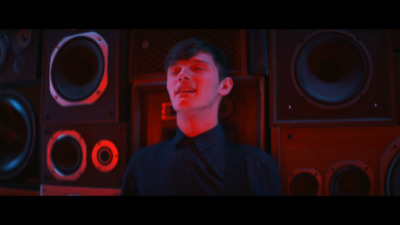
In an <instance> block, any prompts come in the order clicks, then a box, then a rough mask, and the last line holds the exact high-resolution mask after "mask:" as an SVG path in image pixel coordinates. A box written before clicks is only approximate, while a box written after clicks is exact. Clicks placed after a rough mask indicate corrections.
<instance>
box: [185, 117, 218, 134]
mask: <svg viewBox="0 0 400 225" xmlns="http://www.w3.org/2000/svg"><path fill="white" fill-rule="evenodd" d="M217 124H218V115H210V114H201V115H199V114H198V113H196V114H191V113H188V112H185V113H182V112H180V113H178V114H177V125H178V127H179V129H180V130H181V131H182V132H183V133H184V134H185V135H186V136H188V137H195V136H197V135H199V134H202V133H204V132H206V131H208V130H211V129H212V128H214V127H215V126H217Z"/></svg>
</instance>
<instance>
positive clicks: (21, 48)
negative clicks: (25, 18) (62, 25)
mask: <svg viewBox="0 0 400 225" xmlns="http://www.w3.org/2000/svg"><path fill="white" fill-rule="evenodd" d="M41 37H42V32H41V31H40V30H34V29H33V30H32V29H20V30H17V29H13V30H0V85H3V84H9V83H15V82H18V83H19V82H27V81H35V80H37V79H38V78H39V77H40V67H38V64H39V63H40V57H41V50H40V48H41Z"/></svg>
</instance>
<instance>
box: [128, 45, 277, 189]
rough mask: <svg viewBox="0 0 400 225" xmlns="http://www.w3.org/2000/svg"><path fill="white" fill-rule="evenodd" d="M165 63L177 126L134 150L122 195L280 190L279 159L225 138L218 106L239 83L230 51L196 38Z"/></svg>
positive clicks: (181, 46)
mask: <svg viewBox="0 0 400 225" xmlns="http://www.w3.org/2000/svg"><path fill="white" fill-rule="evenodd" d="M165 69H166V72H167V90H168V93H169V97H170V99H171V103H172V106H173V108H174V109H175V111H176V119H177V125H178V129H177V132H176V134H175V137H174V138H172V139H171V140H167V141H164V142H161V143H158V144H155V145H153V146H149V147H145V148H143V149H140V150H138V151H136V152H135V153H134V154H133V156H132V158H131V159H130V161H129V163H128V166H127V169H126V172H125V176H124V179H123V182H122V190H121V191H122V195H280V194H281V187H280V176H279V171H278V166H277V164H276V162H275V161H274V159H273V158H272V157H271V156H270V155H269V154H267V153H266V152H264V151H262V150H261V149H258V148H255V147H251V146H249V145H234V144H232V143H230V142H228V141H227V140H226V139H225V134H224V132H223V129H222V126H221V124H220V123H219V121H218V108H219V104H220V102H221V100H222V98H223V97H224V96H226V95H227V94H229V93H230V91H231V89H232V87H233V80H232V78H230V77H228V76H227V73H228V66H227V59H226V56H225V54H224V53H223V52H222V51H221V50H219V49H217V48H215V47H214V46H213V45H212V44H211V43H208V42H206V41H203V40H200V39H197V38H191V39H187V40H184V41H181V42H179V43H178V44H176V45H175V46H174V47H173V48H172V49H171V50H170V52H169V54H168V55H167V57H166V60H165ZM244 122H245V121H244ZM243 132H245V131H243Z"/></svg>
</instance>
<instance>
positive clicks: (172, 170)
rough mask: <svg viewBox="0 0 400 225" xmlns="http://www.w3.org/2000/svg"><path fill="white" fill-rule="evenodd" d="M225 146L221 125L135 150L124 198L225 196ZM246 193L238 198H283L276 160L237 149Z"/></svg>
mask: <svg viewBox="0 0 400 225" xmlns="http://www.w3.org/2000/svg"><path fill="white" fill-rule="evenodd" d="M226 144H227V141H226V139H225V134H224V131H223V129H222V126H221V125H220V124H218V125H217V126H216V127H214V128H213V129H211V130H209V131H207V132H204V133H202V134H200V135H198V136H196V137H194V138H188V137H186V136H185V135H184V133H183V132H182V131H181V130H180V129H178V130H177V132H176V134H175V137H174V138H173V139H171V140H168V141H164V142H161V143H158V144H155V145H152V146H149V147H145V148H142V149H139V150H138V151H136V152H135V153H134V154H133V156H132V158H131V159H130V161H129V163H128V166H127V169H126V172H125V176H124V179H123V182H122V187H121V189H122V190H121V191H122V192H121V193H122V195H153V196H156V195H224V194H225V189H224V178H225V177H226V174H224V172H225V166H226V162H225V155H226V154H225V151H228V150H229V148H228V147H226V146H227V145H226ZM238 149H240V151H242V152H243V157H242V158H241V159H240V161H241V165H243V169H244V171H243V172H244V173H243V176H244V177H243V181H241V182H243V184H244V187H245V190H244V191H243V193H241V194H240V195H280V194H281V186H280V176H279V171H278V165H277V163H276V162H275V160H274V159H273V158H272V157H271V156H270V155H269V154H268V153H266V152H264V151H262V150H261V149H258V148H255V147H252V146H249V145H239V146H238Z"/></svg>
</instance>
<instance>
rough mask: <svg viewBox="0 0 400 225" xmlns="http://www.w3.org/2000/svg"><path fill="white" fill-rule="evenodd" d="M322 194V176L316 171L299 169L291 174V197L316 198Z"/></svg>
mask: <svg viewBox="0 0 400 225" xmlns="http://www.w3.org/2000/svg"><path fill="white" fill-rule="evenodd" d="M320 192H321V175H320V173H319V172H318V171H316V170H315V169H299V170H295V171H293V172H291V173H290V180H289V193H290V195H295V196H316V195H319V194H320Z"/></svg>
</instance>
